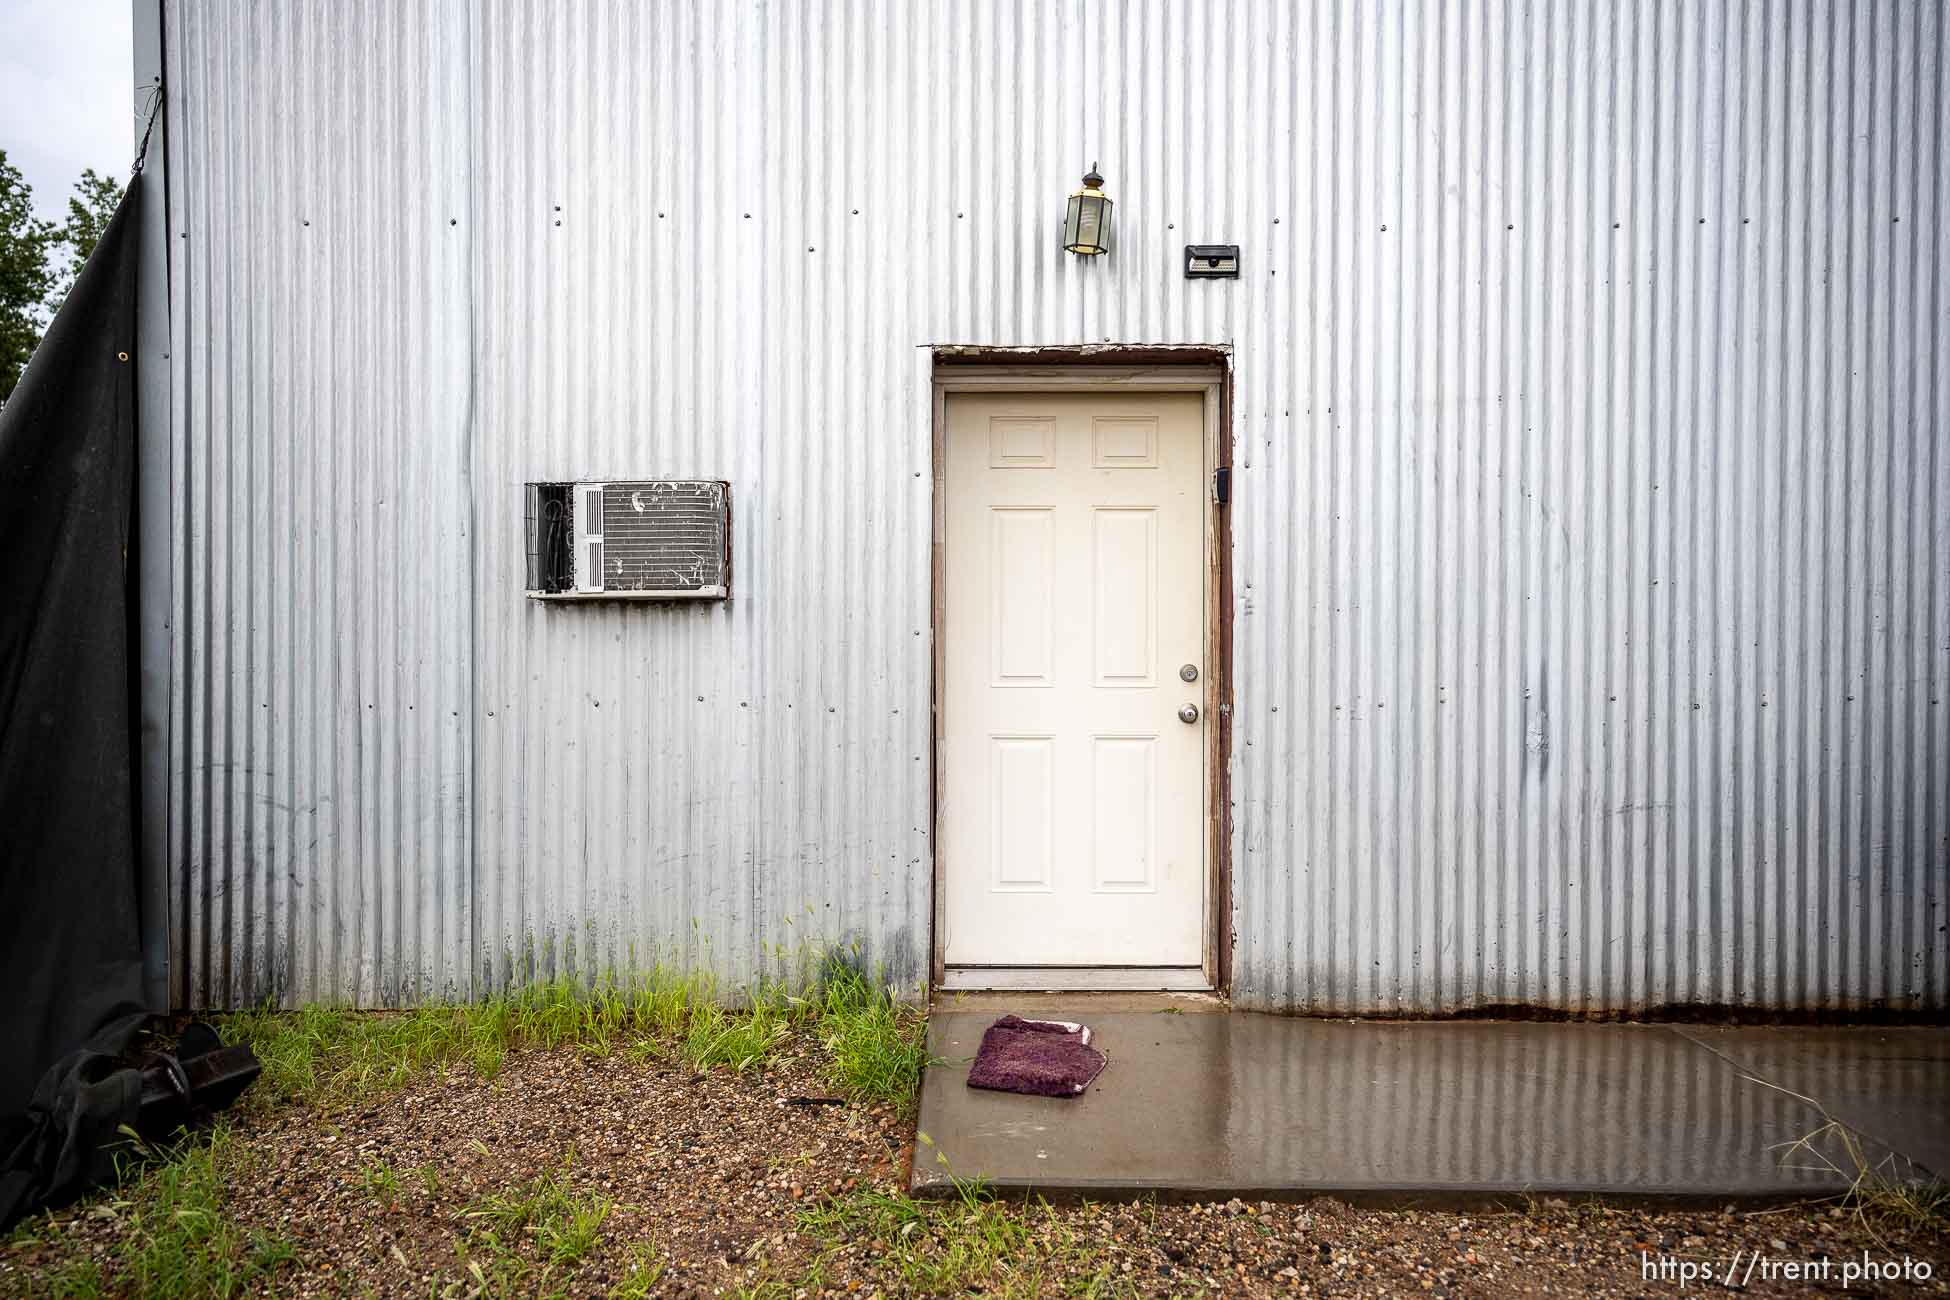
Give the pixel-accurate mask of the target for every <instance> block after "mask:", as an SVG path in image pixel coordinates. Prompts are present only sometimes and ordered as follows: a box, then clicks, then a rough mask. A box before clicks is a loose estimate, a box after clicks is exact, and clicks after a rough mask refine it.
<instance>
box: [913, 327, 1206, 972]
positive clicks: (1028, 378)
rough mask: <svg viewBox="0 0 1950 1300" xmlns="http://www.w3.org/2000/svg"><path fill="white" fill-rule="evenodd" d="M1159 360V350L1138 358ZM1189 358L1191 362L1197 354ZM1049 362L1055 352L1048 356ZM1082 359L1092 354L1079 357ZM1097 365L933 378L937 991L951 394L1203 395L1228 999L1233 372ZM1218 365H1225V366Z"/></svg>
mask: <svg viewBox="0 0 1950 1300" xmlns="http://www.w3.org/2000/svg"><path fill="white" fill-rule="evenodd" d="M1139 351H1143V352H1144V353H1145V360H1146V361H1150V360H1151V359H1152V357H1154V356H1155V355H1156V350H1155V349H1143V350H1139ZM1187 351H1188V352H1190V351H1192V350H1190V349H1188V350H1187ZM1037 355H1038V357H1039V358H1040V357H1043V356H1047V355H1048V350H1038V353H1037ZM1079 355H1081V354H1079ZM1088 355H1089V358H1090V360H1089V362H1088V363H1087V364H1056V363H1049V362H1039V363H1031V364H1022V363H1015V364H1011V363H1008V362H1006V361H1004V362H998V363H996V364H980V363H974V362H971V360H969V359H967V358H966V355H965V354H961V353H952V352H950V351H949V350H946V349H936V350H935V355H934V366H933V373H932V375H931V377H930V381H931V392H930V394H929V398H930V400H929V410H930V413H931V423H932V433H931V439H930V444H931V445H930V453H929V454H930V459H931V462H932V473H931V475H930V479H931V482H930V487H929V494H930V498H931V500H932V511H931V513H932V516H933V538H932V541H931V543H930V547H929V583H928V585H929V592H928V633H929V641H930V648H931V658H932V671H931V674H930V681H929V686H928V713H929V716H930V718H931V720H932V743H931V745H930V746H929V755H928V799H929V809H928V838H929V850H930V852H929V859H930V862H931V864H932V871H931V876H932V881H931V888H932V893H933V899H932V908H931V910H930V925H929V934H928V946H929V963H928V969H929V980H928V982H929V986H930V990H933V989H938V988H940V987H941V984H942V982H943V979H944V978H945V976H946V973H947V950H946V947H945V945H944V943H943V939H944V938H945V936H946V934H947V930H946V920H947V917H946V908H947V901H948V899H947V879H946V875H945V874H944V862H943V859H942V852H941V739H942V737H941V727H942V712H943V711H942V702H941V690H942V685H943V682H944V680H945V678H944V675H943V669H944V664H943V653H944V649H945V640H944V638H943V637H942V635H941V631H942V628H943V626H944V619H943V615H944V613H945V612H946V611H945V603H946V598H947V584H946V569H945V567H944V566H945V563H946V537H947V472H948V470H947V458H946V455H945V452H946V449H947V437H948V395H949V394H950V393H1046V392H1092V391H1104V392H1168V393H1169V392H1177V393H1183V392H1195V393H1198V394H1200V395H1201V398H1202V404H1203V408H1204V426H1205V471H1204V477H1205V483H1204V488H1203V490H1204V495H1205V527H1204V544H1205V647H1206V649H1205V663H1206V672H1205V694H1204V701H1205V702H1204V705H1203V707H1204V709H1205V716H1206V718H1207V719H1208V721H1210V722H1211V724H1212V725H1210V726H1208V727H1207V728H1206V741H1205V743H1206V754H1205V792H1204V796H1205V833H1206V853H1205V857H1206V863H1205V881H1204V888H1203V894H1204V911H1205V915H1204V918H1203V930H1204V936H1203V940H1202V943H1203V949H1204V961H1203V963H1202V965H1203V967H1204V971H1205V976H1206V979H1207V980H1208V981H1209V982H1210V984H1211V986H1212V988H1213V989H1214V990H1216V991H1219V992H1224V991H1225V990H1226V989H1227V988H1229V987H1230V986H1231V982H1232V799H1231V795H1232V791H1231V776H1230V766H1231V757H1232V511H1231V509H1230V507H1229V505H1227V506H1220V505H1219V504H1218V503H1217V501H1216V499H1215V495H1214V490H1213V471H1214V470H1216V469H1220V468H1229V467H1230V466H1231V464H1232V366H1231V357H1230V353H1229V352H1228V351H1227V350H1225V349H1219V348H1213V349H1200V350H1198V359H1199V361H1200V362H1202V363H1203V364H1155V363H1154V364H1137V365H1130V364H1119V361H1120V359H1121V358H1120V355H1119V353H1118V351H1117V350H1116V349H1102V348H1093V349H1091V350H1090V352H1089V354H1088ZM1215 362H1216V364H1215Z"/></svg>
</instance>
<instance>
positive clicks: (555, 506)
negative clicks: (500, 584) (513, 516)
mask: <svg viewBox="0 0 1950 1300" xmlns="http://www.w3.org/2000/svg"><path fill="white" fill-rule="evenodd" d="M528 501H529V508H528V512H527V515H528V591H529V594H530V595H534V596H552V597H557V598H564V599H566V598H578V597H579V598H584V599H589V598H595V599H601V598H605V597H607V598H609V599H633V600H711V599H722V598H724V597H725V596H728V595H729V594H730V591H731V490H730V484H728V483H725V482H723V481H720V480H716V479H637V480H619V479H609V480H604V481H600V482H579V483H530V484H529V485H528ZM565 503H566V504H565ZM565 513H566V515H567V519H568V523H567V525H566V527H565V526H564V525H563V524H562V523H561V520H562V518H563V516H564V514H565ZM565 549H566V551H567V562H566V565H565V564H564V562H563V558H562V556H563V552H564V550H565Z"/></svg>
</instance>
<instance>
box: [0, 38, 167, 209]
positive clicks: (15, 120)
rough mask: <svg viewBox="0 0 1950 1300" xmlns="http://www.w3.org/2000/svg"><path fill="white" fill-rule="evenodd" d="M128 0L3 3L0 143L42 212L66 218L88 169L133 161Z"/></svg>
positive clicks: (124, 173) (110, 170) (121, 176)
mask: <svg viewBox="0 0 1950 1300" xmlns="http://www.w3.org/2000/svg"><path fill="white" fill-rule="evenodd" d="M132 7H133V6H132V0H0V149H4V150H6V153H7V161H8V162H10V163H12V164H13V165H14V166H16V167H18V168H20V170H21V172H22V173H24V174H25V175H26V177H27V183H28V184H29V185H31V186H33V188H34V207H35V210H36V211H37V212H39V213H40V215H42V216H44V217H50V218H55V219H59V218H60V217H62V216H64V215H66V213H67V207H68V195H69V194H70V193H71V192H72V191H73V188H74V183H75V181H76V180H77V179H79V178H80V176H81V171H82V169H83V168H84V167H93V168H94V169H95V170H96V171H98V172H101V173H103V174H105V175H112V176H114V177H115V178H116V179H117V180H121V181H126V180H127V179H128V175H129V164H130V163H131V162H133V161H134V160H135V99H136V97H135V73H134V70H133V58H134V55H133V52H132V50H131V47H130V31H131V27H132V24H131V19H130V16H129V15H130V13H131V10H132Z"/></svg>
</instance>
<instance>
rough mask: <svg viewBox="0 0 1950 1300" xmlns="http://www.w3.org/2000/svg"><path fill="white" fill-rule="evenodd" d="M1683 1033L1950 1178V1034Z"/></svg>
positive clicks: (1762, 1029)
mask: <svg viewBox="0 0 1950 1300" xmlns="http://www.w3.org/2000/svg"><path fill="white" fill-rule="evenodd" d="M1677 1031H1678V1032H1679V1033H1682V1034H1684V1035H1685V1036H1686V1037H1687V1038H1689V1039H1691V1040H1692V1041H1693V1042H1695V1043H1698V1044H1699V1045H1700V1046H1702V1047H1704V1048H1707V1049H1708V1050H1710V1051H1712V1052H1715V1053H1717V1054H1718V1055H1720V1056H1721V1057H1722V1058H1724V1059H1725V1060H1727V1061H1728V1062H1729V1063H1730V1064H1732V1065H1734V1066H1735V1067H1736V1068H1738V1069H1740V1070H1741V1071H1743V1072H1745V1073H1747V1074H1750V1075H1753V1076H1754V1077H1756V1078H1760V1079H1765V1080H1766V1081H1767V1082H1768V1083H1770V1084H1772V1085H1774V1086H1775V1087H1778V1088H1786V1089H1788V1090H1790V1091H1792V1092H1797V1093H1799V1094H1801V1095H1802V1096H1804V1097H1807V1098H1809V1099H1811V1100H1813V1101H1814V1102H1816V1103H1817V1104H1819V1105H1820V1106H1821V1108H1822V1110H1824V1111H1826V1112H1827V1113H1828V1114H1829V1115H1830V1116H1832V1117H1833V1118H1834V1119H1836V1120H1838V1121H1839V1122H1841V1123H1843V1124H1846V1125H1848V1126H1849V1127H1850V1128H1852V1129H1854V1130H1855V1131H1857V1132H1858V1133H1862V1134H1865V1135H1867V1136H1868V1137H1869V1138H1870V1139H1871V1141H1872V1142H1873V1143H1875V1144H1878V1145H1880V1146H1883V1147H1887V1148H1891V1149H1893V1150H1895V1151H1898V1152H1901V1153H1902V1154H1903V1155H1904V1156H1906V1157H1907V1158H1908V1159H1909V1160H1911V1161H1914V1162H1915V1163H1916V1164H1918V1165H1921V1166H1923V1167H1924V1168H1925V1169H1927V1170H1929V1171H1930V1172H1933V1173H1935V1174H1937V1175H1939V1176H1942V1177H1946V1178H1950V1030H1944V1029H1939V1028H1932V1027H1924V1026H1904V1027H1890V1028H1875V1029H1847V1028H1806V1029H1803V1028H1777V1027H1772V1026H1739V1027H1729V1028H1711V1027H1706V1026H1701V1025H1685V1026H1681V1027H1677Z"/></svg>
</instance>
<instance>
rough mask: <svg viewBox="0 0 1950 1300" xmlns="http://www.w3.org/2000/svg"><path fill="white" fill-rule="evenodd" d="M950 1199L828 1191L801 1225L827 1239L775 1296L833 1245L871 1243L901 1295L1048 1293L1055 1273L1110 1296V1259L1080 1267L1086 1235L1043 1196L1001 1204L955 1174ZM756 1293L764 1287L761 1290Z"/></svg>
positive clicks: (810, 1280)
mask: <svg viewBox="0 0 1950 1300" xmlns="http://www.w3.org/2000/svg"><path fill="white" fill-rule="evenodd" d="M955 1188H956V1195H955V1196H954V1197H952V1198H949V1199H946V1200H917V1199H915V1198H913V1197H910V1196H902V1195H897V1194H890V1193H887V1192H880V1191H873V1190H865V1191H857V1192H853V1193H851V1194H849V1195H846V1196H839V1197H829V1198H827V1200H826V1201H824V1202H823V1203H821V1204H819V1205H816V1206H813V1207H810V1208H808V1209H807V1210H805V1211H803V1212H802V1213H801V1215H800V1226H801V1227H802V1228H803V1229H804V1230H805V1231H806V1232H807V1233H808V1234H809V1235H811V1236H812V1237H813V1239H814V1240H815V1241H818V1242H819V1243H820V1244H821V1246H822V1247H823V1257H822V1260H821V1261H818V1262H816V1263H815V1265H814V1268H813V1269H812V1270H810V1271H809V1273H808V1276H806V1277H802V1278H798V1279H795V1280H793V1281H792V1282H790V1283H783V1282H780V1283H774V1284H773V1285H777V1286H779V1288H780V1290H779V1292H778V1293H779V1294H781V1295H784V1294H790V1293H795V1292H799V1291H808V1290H813V1289H815V1288H816V1286H817V1285H818V1281H817V1277H818V1276H823V1273H824V1270H825V1266H826V1265H825V1260H826V1258H829V1257H830V1255H831V1253H832V1252H835V1251H838V1250H841V1249H844V1248H846V1247H847V1246H849V1245H851V1246H855V1247H858V1246H860V1245H862V1244H865V1245H867V1246H868V1247H869V1248H870V1250H871V1253H872V1255H873V1256H874V1257H875V1258H876V1260H877V1264H878V1268H879V1270H880V1272H881V1279H879V1280H884V1281H885V1282H886V1284H887V1285H888V1287H889V1289H890V1290H891V1291H893V1292H894V1293H897V1294H902V1295H931V1296H960V1295H968V1294H971V1293H975V1292H979V1293H981V1294H983V1295H986V1296H994V1297H1014V1296H1045V1295H1050V1294H1053V1293H1054V1292H1055V1291H1056V1290H1058V1289H1059V1288H1057V1286H1056V1283H1055V1282H1054V1280H1053V1275H1054V1274H1055V1273H1057V1272H1058V1271H1059V1269H1062V1270H1064V1271H1067V1272H1069V1273H1070V1275H1071V1279H1072V1280H1069V1281H1066V1282H1065V1284H1064V1285H1063V1286H1062V1287H1061V1288H1060V1290H1061V1291H1062V1293H1064V1294H1074V1295H1084V1296H1098V1295H1109V1294H1113V1293H1114V1292H1113V1290H1112V1288H1111V1286H1110V1281H1111V1279H1110V1275H1109V1272H1108V1266H1105V1268H1103V1269H1100V1270H1099V1271H1097V1272H1095V1273H1081V1274H1080V1273H1079V1271H1078V1265H1079V1264H1080V1263H1081V1262H1082V1260H1083V1258H1084V1257H1085V1255H1086V1254H1087V1252H1088V1243H1086V1242H1085V1241H1083V1240H1082V1239H1081V1238H1080V1237H1079V1236H1078V1234H1077V1233H1076V1232H1075V1230H1074V1229H1072V1228H1070V1227H1069V1226H1068V1225H1067V1224H1066V1223H1065V1222H1064V1221H1063V1219H1062V1218H1061V1217H1059V1216H1058V1215H1057V1214H1055V1213H1054V1212H1053V1211H1052V1210H1051V1209H1050V1207H1049V1206H1048V1205H1047V1204H1046V1203H1044V1202H1043V1201H1041V1200H1025V1201H1023V1202H1021V1203H1019V1204H1018V1203H1005V1202H1002V1201H999V1200H996V1199H994V1198H993V1197H992V1196H991V1195H990V1194H989V1192H988V1190H987V1189H986V1188H985V1187H984V1186H982V1184H980V1183H979V1182H974V1181H964V1180H957V1181H956V1183H955ZM754 1293H755V1294H763V1292H762V1291H758V1290H756V1289H755V1292H754Z"/></svg>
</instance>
